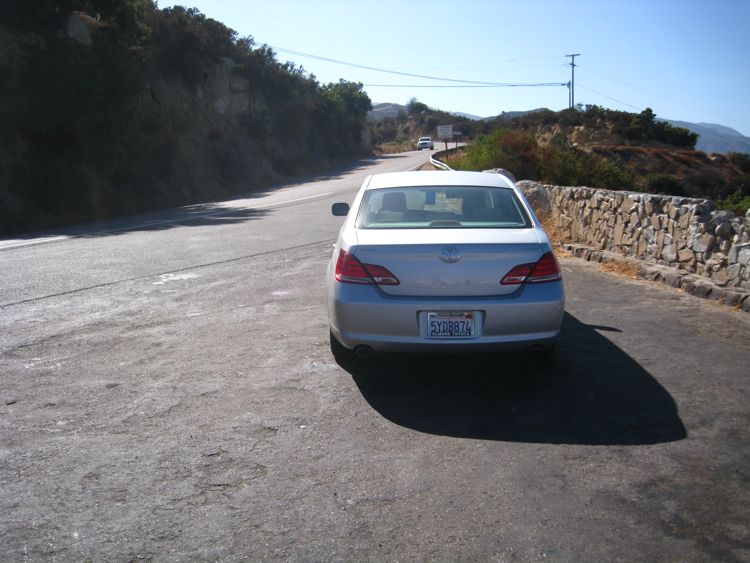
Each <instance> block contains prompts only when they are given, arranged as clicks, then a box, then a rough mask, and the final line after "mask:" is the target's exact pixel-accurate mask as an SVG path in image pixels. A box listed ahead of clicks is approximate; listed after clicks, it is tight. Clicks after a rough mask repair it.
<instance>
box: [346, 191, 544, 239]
mask: <svg viewBox="0 0 750 563" xmlns="http://www.w3.org/2000/svg"><path fill="white" fill-rule="evenodd" d="M356 225H357V228H359V229H439V228H448V229H524V228H529V227H531V226H532V225H531V219H530V218H529V215H528V213H526V210H525V209H524V208H523V205H521V202H520V201H519V200H518V197H517V196H516V194H515V192H514V191H513V190H512V189H510V188H484V187H472V186H465V187H461V186H458V187H456V186H450V187H446V186H427V187H425V186H420V187H413V188H410V187H406V188H385V189H380V190H368V191H366V192H365V195H364V197H363V199H362V205H361V206H360V208H359V213H358V215H357V223H356Z"/></svg>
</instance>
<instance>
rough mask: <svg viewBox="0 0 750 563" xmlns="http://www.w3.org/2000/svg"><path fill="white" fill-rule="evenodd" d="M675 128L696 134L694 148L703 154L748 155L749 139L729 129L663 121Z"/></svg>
mask: <svg viewBox="0 0 750 563" xmlns="http://www.w3.org/2000/svg"><path fill="white" fill-rule="evenodd" d="M663 121H666V122H668V123H670V124H671V125H674V126H675V127H684V128H685V129H690V130H691V131H692V132H693V133H698V135H700V136H699V137H698V143H697V144H696V145H695V148H696V149H697V150H699V151H703V152H708V153H712V152H716V153H721V154H726V153H728V152H744V153H747V154H750V137H745V136H744V135H743V134H742V133H740V132H739V131H735V130H734V129H732V128H731V127H726V126H724V125H718V124H716V123H690V122H689V121H677V120H674V119H664V120H663Z"/></svg>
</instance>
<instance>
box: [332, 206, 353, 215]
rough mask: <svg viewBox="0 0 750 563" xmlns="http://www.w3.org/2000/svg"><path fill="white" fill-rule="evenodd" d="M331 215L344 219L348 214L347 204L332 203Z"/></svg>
mask: <svg viewBox="0 0 750 563" xmlns="http://www.w3.org/2000/svg"><path fill="white" fill-rule="evenodd" d="M331 213H333V214H334V215H335V216H336V217H346V215H347V214H348V213H349V204H348V203H334V204H333V205H332V206H331Z"/></svg>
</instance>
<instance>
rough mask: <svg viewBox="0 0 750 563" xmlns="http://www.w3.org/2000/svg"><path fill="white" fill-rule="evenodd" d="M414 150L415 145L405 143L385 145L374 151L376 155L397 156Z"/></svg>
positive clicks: (377, 147)
mask: <svg viewBox="0 0 750 563" xmlns="http://www.w3.org/2000/svg"><path fill="white" fill-rule="evenodd" d="M413 150H414V143H410V142H408V141H406V142H403V143H383V144H382V145H378V146H376V147H375V148H374V149H373V152H374V153H375V154H395V153H399V152H408V151H413Z"/></svg>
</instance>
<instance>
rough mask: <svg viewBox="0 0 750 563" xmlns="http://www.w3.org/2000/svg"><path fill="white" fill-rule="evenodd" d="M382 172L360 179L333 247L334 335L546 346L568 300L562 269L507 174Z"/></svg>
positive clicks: (431, 343)
mask: <svg viewBox="0 0 750 563" xmlns="http://www.w3.org/2000/svg"><path fill="white" fill-rule="evenodd" d="M434 174H449V175H451V177H450V178H448V177H438V176H434ZM384 176H386V178H379V177H374V179H373V180H370V181H368V182H367V183H366V185H365V186H364V187H363V189H362V190H360V193H359V194H358V196H357V198H356V199H355V203H354V206H353V208H352V212H351V213H350V216H349V217H347V220H346V222H345V225H344V227H343V228H342V230H341V234H340V236H339V239H338V241H337V243H336V246H335V248H334V254H333V256H332V260H331V264H330V266H329V286H328V287H329V296H328V297H329V299H328V305H329V318H330V325H331V332H332V336H333V337H334V338H335V339H336V340H337V341H338V342H340V343H341V344H342V345H343V346H344V347H345V348H349V349H360V350H377V351H435V352H446V351H473V350H496V349H508V350H517V349H527V348H539V349H549V348H551V347H552V346H553V345H554V343H555V341H556V339H557V336H558V334H559V331H560V323H561V320H562V315H563V310H564V290H563V284H562V279H561V275H560V269H559V266H558V264H557V261H556V259H555V257H554V254H553V253H552V249H551V247H550V244H549V240H548V239H547V236H546V235H545V234H544V231H543V230H542V229H541V227H540V226H539V225H538V221H537V220H536V218H535V217H534V215H533V213H532V212H531V210H530V208H529V207H528V204H527V203H526V201H525V199H524V198H523V196H522V195H521V194H520V192H518V191H517V190H516V189H515V187H514V186H513V185H512V183H510V182H509V181H507V180H505V179H503V178H502V177H500V176H496V175H495V177H494V178H493V177H491V176H492V175H483V174H477V173H454V172H448V173H445V172H437V173H429V172H420V173H407V174H401V175H398V177H395V176H394V177H391V178H389V177H388V176H389V175H384ZM447 181H452V182H458V183H461V185H459V186H445V185H440V182H442V183H445V182H447ZM403 182H406V183H410V184H411V185H409V186H402V185H399V184H400V183H403ZM470 182H474V184H477V183H479V184H480V185H472V184H471V183H470ZM393 183H396V184H397V185H395V186H394V185H392V184H393ZM415 183H416V184H421V185H414V184H415ZM430 184H438V185H430ZM396 194H398V195H396Z"/></svg>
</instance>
